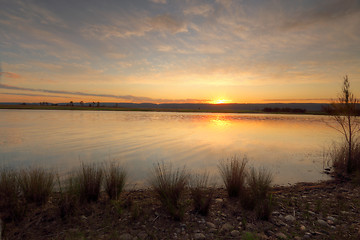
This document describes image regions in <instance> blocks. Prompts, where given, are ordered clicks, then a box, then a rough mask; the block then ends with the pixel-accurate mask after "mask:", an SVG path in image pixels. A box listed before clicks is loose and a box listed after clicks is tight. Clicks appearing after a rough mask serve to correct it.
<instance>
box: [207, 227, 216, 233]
mask: <svg viewBox="0 0 360 240" xmlns="http://www.w3.org/2000/svg"><path fill="white" fill-rule="evenodd" d="M216 232H217V229H216V228H210V229H209V233H216Z"/></svg>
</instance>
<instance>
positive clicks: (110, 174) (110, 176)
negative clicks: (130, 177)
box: [104, 162, 127, 199]
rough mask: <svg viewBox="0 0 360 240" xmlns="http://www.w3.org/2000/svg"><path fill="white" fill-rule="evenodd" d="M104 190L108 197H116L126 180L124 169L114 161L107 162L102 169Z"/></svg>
mask: <svg viewBox="0 0 360 240" xmlns="http://www.w3.org/2000/svg"><path fill="white" fill-rule="evenodd" d="M104 175H105V191H106V193H107V195H108V196H109V198H110V199H118V197H119V195H120V193H121V192H122V190H123V188H124V186H125V182H126V176H127V174H126V171H125V169H124V168H123V167H122V166H120V165H119V164H116V163H114V162H112V163H109V164H108V165H107V166H106V168H105V171H104Z"/></svg>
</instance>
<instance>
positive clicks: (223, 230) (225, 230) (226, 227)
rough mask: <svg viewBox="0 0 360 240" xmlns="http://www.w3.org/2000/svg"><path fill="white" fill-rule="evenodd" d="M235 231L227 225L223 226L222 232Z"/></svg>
mask: <svg viewBox="0 0 360 240" xmlns="http://www.w3.org/2000/svg"><path fill="white" fill-rule="evenodd" d="M233 229H234V227H233V226H232V225H231V224H230V223H225V224H224V225H222V227H221V229H220V232H228V231H231V230H233Z"/></svg>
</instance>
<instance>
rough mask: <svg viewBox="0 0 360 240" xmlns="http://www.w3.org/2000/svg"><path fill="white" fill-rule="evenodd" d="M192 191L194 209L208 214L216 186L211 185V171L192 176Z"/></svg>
mask: <svg viewBox="0 0 360 240" xmlns="http://www.w3.org/2000/svg"><path fill="white" fill-rule="evenodd" d="M189 186H190V193H191V198H192V200H193V206H194V211H195V212H196V213H199V214H201V215H203V216H207V215H208V213H209V210H210V206H211V203H212V197H213V193H214V188H211V187H209V173H208V172H204V173H203V174H195V175H192V176H191V178H190V183H189Z"/></svg>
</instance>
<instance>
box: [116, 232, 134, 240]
mask: <svg viewBox="0 0 360 240" xmlns="http://www.w3.org/2000/svg"><path fill="white" fill-rule="evenodd" d="M132 239H133V236H131V235H130V234H129V233H123V234H121V235H120V237H119V240H132Z"/></svg>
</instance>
